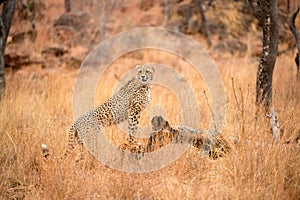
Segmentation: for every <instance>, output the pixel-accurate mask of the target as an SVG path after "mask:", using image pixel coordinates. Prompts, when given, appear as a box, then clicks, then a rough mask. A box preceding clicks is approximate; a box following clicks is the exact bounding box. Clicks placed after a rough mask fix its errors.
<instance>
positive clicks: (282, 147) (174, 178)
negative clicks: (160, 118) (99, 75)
mask: <svg viewBox="0 0 300 200" xmlns="http://www.w3.org/2000/svg"><path fill="white" fill-rule="evenodd" d="M149 55H150V56H149V58H147V57H146V58H145V57H144V61H145V62H147V59H149V60H151V59H152V57H151V53H150V54H149ZM153 57H156V55H154V54H153ZM158 59H163V56H162V57H161V58H158ZM166 60H168V59H166ZM290 60H291V59H290V57H288V56H282V57H280V58H278V61H277V66H276V71H275V73H274V77H275V79H274V88H275V89H276V95H275V96H274V106H275V109H276V111H277V112H278V118H279V121H280V123H281V125H282V130H283V132H282V136H281V141H280V142H279V143H275V142H273V140H272V137H271V134H270V130H269V125H268V121H267V120H266V119H265V117H264V116H263V115H261V116H258V119H256V118H255V111H256V107H255V72H256V66H257V63H254V62H252V61H250V60H248V59H247V60H246V61H245V59H234V60H221V61H219V62H218V63H217V64H218V65H219V66H220V71H221V75H222V78H223V80H224V84H225V89H226V93H227V94H226V95H227V113H226V125H225V127H224V130H223V135H224V137H225V139H227V140H228V141H229V143H231V146H232V149H231V152H230V153H228V154H227V155H226V156H225V157H223V158H220V159H217V160H211V159H210V158H207V157H204V158H203V157H200V156H199V153H198V152H197V151H196V150H195V149H193V148H191V149H190V150H188V151H187V152H186V153H185V154H184V155H183V156H182V157H181V158H180V159H179V160H177V161H176V162H175V163H173V164H172V165H170V166H168V167H166V168H164V169H162V170H160V171H155V172H152V173H147V174H129V173H125V172H120V171H117V170H114V169H111V168H108V167H105V166H104V165H102V164H101V163H99V162H98V161H96V160H95V159H93V158H92V157H91V156H89V155H86V156H85V158H84V160H83V161H80V162H78V163H77V162H75V158H74V157H75V155H74V156H71V157H70V158H67V159H66V160H60V159H58V158H59V157H60V156H61V155H62V154H63V153H64V150H65V147H66V145H67V134H66V133H67V131H68V128H69V126H70V125H71V123H72V121H73V117H72V86H73V82H74V75H73V74H74V71H68V70H66V71H64V73H62V72H51V73H40V72H36V73H31V72H30V73H29V72H27V73H23V74H21V73H20V74H17V75H12V74H9V75H8V76H7V83H8V84H7V93H6V97H5V99H4V100H3V101H1V105H0V122H1V123H0V132H1V135H0V149H1V151H0V166H1V167H0V172H1V173H0V198H1V199H23V198H24V199H299V198H300V147H299V145H298V144H295V143H293V141H292V140H293V138H294V136H295V135H296V134H297V132H298V131H299V129H300V126H299V122H300V100H299V96H300V90H299V87H300V85H299V82H298V83H297V82H296V80H295V70H294V63H293V61H290ZM177 61H178V60H177ZM177 61H176V63H175V64H174V63H173V64H172V63H171V64H170V65H172V66H175V69H177V70H178V71H180V72H181V73H182V74H183V75H184V76H185V77H186V78H187V80H188V82H189V83H190V84H192V86H193V88H194V91H195V93H196V94H197V98H198V101H199V105H200V107H202V108H203V109H202V112H204V113H208V112H209V109H208V108H207V103H206V100H205V96H204V95H203V91H204V89H205V87H204V86H203V87H202V86H199V85H198V86H197V83H198V82H199V80H200V79H199V77H198V76H197V75H195V73H191V71H193V70H192V69H191V68H189V67H183V66H182V65H181V64H182V61H180V60H179V61H178V62H177ZM135 62H136V61H134V60H133V61H126V58H124V59H122V60H121V61H119V64H120V63H123V64H124V63H125V64H124V65H127V64H133V63H135ZM113 65H115V66H118V61H117V62H116V63H114V64H113ZM128 66H131V65H128ZM283 66H284V67H283ZM116 69H118V70H119V69H120V68H116ZM118 70H116V71H117V72H115V73H120V74H122V73H124V71H126V70H127V69H124V71H122V70H119V71H118ZM117 75H118V74H117ZM105 76H108V77H109V78H107V79H108V80H109V79H110V78H111V77H110V76H112V72H109V73H107V74H106V75H105ZM232 78H233V80H234V86H235V89H236V97H234V94H233V87H232ZM112 79H113V78H112ZM115 81H116V80H115ZM104 84H105V77H104V81H102V82H101V81H100V82H99V85H104ZM105 85H106V86H107V85H109V84H105ZM99 90H102V91H103V92H102V93H101V92H98V93H97V98H99V99H101V101H100V102H99V103H101V102H102V100H104V99H105V98H107V97H108V96H109V95H111V92H112V88H109V87H108V88H101V87H99ZM161 90H162V89H161V88H159V87H158V86H154V87H153V92H152V97H153V101H154V102H152V105H154V104H155V102H157V103H159V102H161V104H162V105H163V107H164V109H165V110H166V113H167V115H168V118H169V119H170V122H171V123H174V124H176V123H178V121H177V117H176V116H178V110H177V108H176V107H177V106H178V102H175V101H176V98H171V97H169V96H172V94H168V93H167V92H166V93H164V92H161ZM101 95H102V96H101ZM165 99H167V103H166V102H164V100H165ZM173 101H174V102H173ZM237 101H238V102H240V103H241V102H243V105H244V107H243V109H244V111H243V112H244V114H243V115H242V114H241V111H240V109H239V108H238V106H241V104H239V105H237ZM174 105H176V106H174ZM147 112H149V110H148V111H147V110H146V111H145V115H147V114H146V113H147ZM203 116H204V118H205V120H203V123H202V122H201V123H199V126H206V125H207V123H208V122H209V120H210V119H209V116H210V115H209V114H206V115H203ZM142 120H143V121H142V124H146V125H147V124H149V118H143V119H142ZM242 123H243V124H244V126H243V127H244V128H243V129H242V128H241V127H242V126H241V124H242ZM201 128H203V127H201ZM113 130H115V129H113ZM233 136H234V137H235V138H239V142H238V143H237V144H234V143H233V142H232V137H233ZM288 140H289V141H291V142H290V144H286V143H285V142H286V141H288ZM41 143H46V144H47V145H48V146H49V147H50V153H51V156H50V158H49V160H47V161H45V160H44V159H43V158H42V153H41V149H40V144H41Z"/></svg>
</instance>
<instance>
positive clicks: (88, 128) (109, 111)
mask: <svg viewBox="0 0 300 200" xmlns="http://www.w3.org/2000/svg"><path fill="white" fill-rule="evenodd" d="M154 73H155V70H154V68H153V67H152V66H150V65H137V66H136V77H135V78H133V79H131V80H130V81H129V82H128V83H127V84H126V85H125V86H123V87H122V88H121V89H120V90H119V91H118V92H117V93H116V94H114V95H113V96H112V97H111V98H109V99H107V100H106V101H105V102H104V103H103V104H101V105H100V106H98V107H96V108H95V109H93V110H91V111H89V112H87V113H86V114H84V115H82V116H81V117H80V118H78V119H77V120H76V121H75V122H74V123H73V125H72V126H71V128H70V130H69V142H68V147H67V150H66V152H65V157H66V156H68V155H69V154H70V153H71V152H72V151H73V150H74V148H75V146H76V142H78V143H79V144H80V146H81V148H82V147H83V145H84V144H85V143H86V142H87V141H89V139H90V138H91V137H92V135H93V134H96V133H99V132H100V131H101V130H102V128H103V127H108V126H111V125H114V124H119V123H120V122H123V121H125V120H127V121H128V135H127V137H126V140H127V142H128V143H132V142H134V140H135V134H136V131H137V127H138V124H139V119H140V113H141V111H143V110H144V109H145V108H146V107H147V105H148V104H149V102H150V91H151V87H152V81H153V76H154ZM81 151H82V149H81ZM44 157H47V155H46V156H45V155H44Z"/></svg>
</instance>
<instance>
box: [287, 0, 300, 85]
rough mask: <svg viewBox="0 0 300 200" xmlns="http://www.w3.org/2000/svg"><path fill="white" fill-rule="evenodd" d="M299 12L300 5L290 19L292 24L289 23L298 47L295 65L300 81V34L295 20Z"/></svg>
mask: <svg viewBox="0 0 300 200" xmlns="http://www.w3.org/2000/svg"><path fill="white" fill-rule="evenodd" d="M299 11H300V5H298V8H297V10H296V11H295V12H294V14H292V16H291V18H290V23H289V26H290V30H291V32H292V33H293V35H294V37H295V41H296V47H297V55H296V57H295V63H296V65H297V78H298V80H300V62H299V54H300V40H299V32H298V30H297V28H296V25H295V20H296V17H297V15H298V13H299Z"/></svg>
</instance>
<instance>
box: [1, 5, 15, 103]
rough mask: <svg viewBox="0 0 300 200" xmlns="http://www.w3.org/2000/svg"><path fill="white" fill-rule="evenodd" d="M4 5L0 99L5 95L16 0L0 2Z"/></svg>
mask: <svg viewBox="0 0 300 200" xmlns="http://www.w3.org/2000/svg"><path fill="white" fill-rule="evenodd" d="M2 3H3V8H2V14H1V18H0V48H1V50H0V99H1V98H2V97H3V96H4V94H5V74H4V67H5V63H4V52H5V46H6V41H7V36H8V33H9V30H10V26H11V21H12V18H13V16H14V11H15V6H16V2H15V0H6V1H0V4H2Z"/></svg>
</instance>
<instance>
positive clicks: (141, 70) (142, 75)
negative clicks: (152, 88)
mask: <svg viewBox="0 0 300 200" xmlns="http://www.w3.org/2000/svg"><path fill="white" fill-rule="evenodd" d="M154 72H155V70H154V68H153V67H152V66H150V65H137V66H136V75H137V78H138V79H139V81H140V82H141V83H142V84H149V83H152V80H153V75H154Z"/></svg>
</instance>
